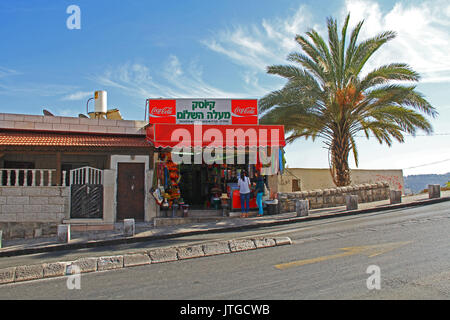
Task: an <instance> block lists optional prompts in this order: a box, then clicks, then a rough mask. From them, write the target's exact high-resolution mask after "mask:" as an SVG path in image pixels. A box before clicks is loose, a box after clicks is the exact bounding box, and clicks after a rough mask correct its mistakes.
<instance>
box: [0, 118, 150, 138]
mask: <svg viewBox="0 0 450 320" xmlns="http://www.w3.org/2000/svg"><path fill="white" fill-rule="evenodd" d="M146 124H147V122H145V121H134V120H108V119H86V118H78V117H56V116H55V117H52V116H38V115H25V114H12V113H0V128H5V129H19V130H45V131H62V132H85V133H119V134H133V135H134V134H141V135H145V129H144V126H145V125H146Z"/></svg>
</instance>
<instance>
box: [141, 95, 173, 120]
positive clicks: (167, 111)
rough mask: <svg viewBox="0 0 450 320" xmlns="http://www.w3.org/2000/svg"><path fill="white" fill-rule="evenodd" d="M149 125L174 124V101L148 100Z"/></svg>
mask: <svg viewBox="0 0 450 320" xmlns="http://www.w3.org/2000/svg"><path fill="white" fill-rule="evenodd" d="M148 104H149V122H150V123H176V121H177V119H176V112H177V108H176V100H149V103H148Z"/></svg>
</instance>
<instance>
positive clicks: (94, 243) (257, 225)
mask: <svg viewBox="0 0 450 320" xmlns="http://www.w3.org/2000/svg"><path fill="white" fill-rule="evenodd" d="M445 201H450V197H441V198H435V199H424V200H418V201H414V202H409V203H400V204H392V205H391V204H388V205H384V206H379V207H374V208H367V209H357V210H348V211H340V212H334V213H328V214H321V215H317V216H306V217H294V218H290V219H283V220H278V221H255V223H252V224H248V225H242V226H230V227H223V228H214V229H206V230H194V231H187V232H180V233H173V234H162V235H151V236H145V237H139V236H138V237H127V238H119V239H107V240H94V241H87V242H79V243H66V244H54V245H49V246H43V247H34V248H24V249H16V250H9V251H8V250H3V251H0V258H2V257H13V256H21V255H28V254H35V253H44V252H53V251H62V250H73V249H85V248H94V247H100V246H109V245H118V244H127V243H138V242H146V241H151V240H165V239H174V238H180V237H185V236H192V235H200V234H207V233H223V232H234V231H242V230H249V229H257V228H261V227H271V226H277V225H284V224H291V223H298V222H304V221H314V220H322V219H329V218H337V217H345V216H352V215H359V214H365V213H373V212H379V211H387V210H396V209H403V208H410V207H416V206H425V205H430V204H435V203H440V202H445Z"/></svg>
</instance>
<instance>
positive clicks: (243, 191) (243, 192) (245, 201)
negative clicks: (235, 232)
mask: <svg viewBox="0 0 450 320" xmlns="http://www.w3.org/2000/svg"><path fill="white" fill-rule="evenodd" d="M238 186H239V193H240V196H241V218H247V217H248V210H249V208H250V179H249V177H248V176H247V173H246V172H245V171H244V170H242V171H241V176H240V177H239V179H238Z"/></svg>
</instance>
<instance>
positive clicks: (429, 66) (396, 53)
mask: <svg viewBox="0 0 450 320" xmlns="http://www.w3.org/2000/svg"><path fill="white" fill-rule="evenodd" d="M347 12H351V26H352V27H353V26H354V25H355V24H356V23H357V22H358V21H360V20H363V19H364V25H363V28H362V29H361V32H360V37H359V38H360V40H361V39H365V38H367V37H372V36H374V35H376V34H378V33H380V32H382V31H387V30H392V31H395V32H396V33H397V37H396V38H395V39H394V40H392V41H390V42H389V43H388V44H386V45H384V46H383V47H381V49H380V50H379V52H377V53H376V54H375V55H374V56H373V58H372V59H371V60H369V61H368V64H367V68H365V70H366V71H368V70H370V69H372V68H374V67H377V66H380V65H382V64H385V63H386V61H389V62H405V63H408V64H409V65H410V66H411V67H412V68H413V69H414V70H416V71H418V72H419V73H420V74H421V76H422V80H421V81H422V82H428V83H429V82H450V59H448V52H450V32H449V30H450V28H449V27H450V3H449V2H448V1H435V0H433V1H422V2H420V3H419V4H412V3H407V4H405V3H403V2H397V3H396V4H395V5H394V6H393V7H392V8H391V9H390V10H389V11H387V12H383V11H382V8H381V7H380V5H379V4H378V3H377V2H375V1H370V0H346V2H345V6H344V9H343V10H342V12H341V16H340V19H341V20H343V18H344V16H345V15H346V14H347Z"/></svg>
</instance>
